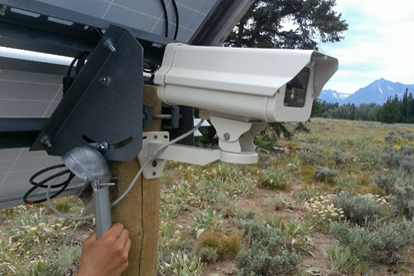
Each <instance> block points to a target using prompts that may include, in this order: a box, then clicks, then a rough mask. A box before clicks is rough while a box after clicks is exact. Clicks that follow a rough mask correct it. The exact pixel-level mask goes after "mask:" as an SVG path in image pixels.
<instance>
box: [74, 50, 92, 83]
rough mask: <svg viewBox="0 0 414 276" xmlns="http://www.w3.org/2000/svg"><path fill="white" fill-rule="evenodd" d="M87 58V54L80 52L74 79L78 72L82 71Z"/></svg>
mask: <svg viewBox="0 0 414 276" xmlns="http://www.w3.org/2000/svg"><path fill="white" fill-rule="evenodd" d="M88 56H89V52H82V54H81V55H80V57H79V59H78V63H77V64H76V74H75V77H76V76H77V75H79V72H80V71H81V70H82V68H83V66H84V65H85V62H86V58H87V57H88Z"/></svg>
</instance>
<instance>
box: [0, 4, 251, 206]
mask: <svg viewBox="0 0 414 276" xmlns="http://www.w3.org/2000/svg"><path fill="white" fill-rule="evenodd" d="M164 3H165V11H166V13H165V11H164V8H163V5H162V2H161V0H89V1H84V0H71V1H63V0H37V1H35V0H21V1H14V0H0V119H4V118H21V119H22V121H24V120H25V119H30V118H38V119H44V121H47V119H48V118H49V117H50V116H51V115H52V113H53V111H54V110H55V109H56V107H57V106H58V104H59V102H60V101H61V99H62V97H63V87H62V76H64V75H65V74H66V71H67V69H68V65H69V64H70V62H71V60H72V59H73V57H75V56H76V55H77V54H78V53H79V52H81V51H90V52H91V51H92V50H93V49H94V47H95V46H96V45H97V43H98V41H99V40H100V38H101V37H102V35H103V34H104V33H105V31H106V30H107V28H108V27H109V24H115V25H118V26H121V27H125V28H127V29H128V30H129V31H130V32H131V34H132V35H133V36H134V37H135V38H136V39H137V40H138V41H139V42H140V43H141V44H142V46H143V48H144V59H145V61H147V62H154V63H155V64H160V62H161V60H162V54H163V46H165V45H166V44H168V43H171V42H175V41H178V42H183V43H189V44H196V45H220V44H221V43H222V42H223V40H224V39H225V38H226V37H227V35H228V34H229V33H230V31H231V30H232V29H233V27H234V26H235V24H236V23H237V22H238V20H240V18H241V17H242V16H243V14H244V13H245V12H246V11H247V9H248V8H249V6H250V5H251V4H252V3H253V0H197V1H194V0H176V1H175V3H176V7H177V9H175V7H174V2H173V1H172V0H164ZM176 10H177V11H178V17H177V13H176ZM166 15H167V17H168V33H167V34H166V29H167V25H166ZM177 19H178V21H177ZM177 22H178V23H179V24H178V25H177ZM177 26H178V29H177V30H176V28H177ZM176 31H177V37H176V38H175V37H174V36H175V32H176ZM2 47H7V48H2ZM12 49H15V50H12ZM17 49H19V50H17ZM21 50H28V51H30V52H28V51H21ZM39 53H46V54H47V55H44V54H39ZM56 55H57V56H56ZM39 122H40V124H42V122H43V121H42V120H40V121H39ZM4 128H6V127H5V126H4V125H0V144H1V143H4V141H3V140H2V139H3V138H2V134H1V132H2V131H3V130H4ZM25 143H27V142H25V141H23V144H25ZM17 144H19V143H18V142H17ZM59 163H62V162H61V160H60V157H56V156H48V155H47V153H46V152H45V151H29V149H28V146H27V145H26V146H25V147H20V146H18V147H16V146H15V145H14V147H13V148H7V147H5V146H2V147H1V149H0V209H1V208H7V207H12V206H17V205H21V204H23V196H24V194H25V193H26V191H28V190H29V189H30V188H31V187H32V186H31V184H30V183H29V179H30V177H31V176H32V175H33V174H34V173H36V172H37V171H39V170H41V169H43V168H45V167H47V166H51V165H55V164H59ZM54 172H56V170H53V171H51V172H48V173H47V174H46V176H49V175H51V174H53V173H54ZM62 179H63V178H59V179H57V180H56V181H57V182H60V181H61V180H62ZM82 186H83V183H82V181H80V180H79V179H77V178H75V179H73V180H72V181H71V184H70V185H69V187H68V188H67V189H66V190H65V192H64V193H63V194H62V195H61V196H67V195H74V194H76V193H77V192H78V191H79V189H80V188H81V187H82ZM33 195H34V197H33V198H35V199H37V198H42V197H44V195H45V191H36V192H35V193H34V194H33Z"/></svg>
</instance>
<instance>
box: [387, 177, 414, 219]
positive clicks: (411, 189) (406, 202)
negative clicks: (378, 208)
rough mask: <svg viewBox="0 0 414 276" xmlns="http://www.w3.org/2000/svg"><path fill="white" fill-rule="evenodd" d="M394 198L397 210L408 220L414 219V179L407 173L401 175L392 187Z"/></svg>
mask: <svg viewBox="0 0 414 276" xmlns="http://www.w3.org/2000/svg"><path fill="white" fill-rule="evenodd" d="M392 194H393V196H392V198H393V199H394V202H395V205H396V206H397V209H398V210H399V211H400V212H401V213H403V214H404V216H405V218H406V219H408V220H413V219H414V179H413V177H412V176H410V175H408V174H407V173H403V174H401V176H400V177H398V178H397V179H396V181H395V183H394V186H393V187H392Z"/></svg>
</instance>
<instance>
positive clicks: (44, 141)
mask: <svg viewBox="0 0 414 276" xmlns="http://www.w3.org/2000/svg"><path fill="white" fill-rule="evenodd" d="M40 143H42V144H44V145H46V147H48V148H51V147H52V143H51V142H50V137H49V136H47V135H45V136H43V137H42V139H40Z"/></svg>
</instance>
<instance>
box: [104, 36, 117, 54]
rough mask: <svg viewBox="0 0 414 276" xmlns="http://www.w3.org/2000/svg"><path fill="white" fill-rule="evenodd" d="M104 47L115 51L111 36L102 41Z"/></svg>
mask: <svg viewBox="0 0 414 276" xmlns="http://www.w3.org/2000/svg"><path fill="white" fill-rule="evenodd" d="M104 47H105V48H107V49H109V50H111V52H112V53H116V49H115V46H114V41H113V40H112V38H108V39H107V40H105V41H104Z"/></svg>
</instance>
